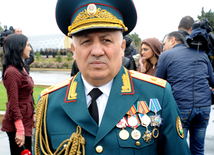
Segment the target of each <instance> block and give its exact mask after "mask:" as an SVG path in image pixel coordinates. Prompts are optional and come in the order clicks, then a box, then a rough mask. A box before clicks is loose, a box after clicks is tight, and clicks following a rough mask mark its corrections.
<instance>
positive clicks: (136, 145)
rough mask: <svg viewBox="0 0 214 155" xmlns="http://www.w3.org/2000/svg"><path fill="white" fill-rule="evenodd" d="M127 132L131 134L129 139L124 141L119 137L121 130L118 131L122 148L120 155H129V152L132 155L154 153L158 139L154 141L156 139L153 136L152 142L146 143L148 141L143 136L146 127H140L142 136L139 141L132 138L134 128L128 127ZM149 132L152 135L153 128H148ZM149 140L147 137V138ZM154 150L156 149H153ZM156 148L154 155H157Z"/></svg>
mask: <svg viewBox="0 0 214 155" xmlns="http://www.w3.org/2000/svg"><path fill="white" fill-rule="evenodd" d="M125 130H127V131H128V132H129V138H128V139H127V140H122V139H121V138H120V137H119V133H120V131H121V130H120V129H118V130H117V131H116V132H117V135H118V143H119V146H120V154H127V153H128V152H129V153H130V154H138V155H139V154H141V153H143V152H144V154H145V152H148V153H151V152H152V150H151V149H152V148H153V147H155V145H154V143H157V142H156V139H154V137H153V136H152V135H151V137H152V138H151V141H150V142H146V140H144V139H143V136H144V135H145V133H146V128H145V127H142V126H140V127H138V128H137V130H138V131H139V132H140V133H141V136H140V138H139V139H138V140H134V139H133V138H132V136H131V133H132V131H133V129H132V128H129V127H126V128H125ZM148 130H149V131H150V133H152V130H153V127H150V126H149V127H148ZM145 138H147V137H145ZM153 149H154V148H153ZM146 150H147V151H146ZM155 150H156V148H155V149H154V153H155Z"/></svg>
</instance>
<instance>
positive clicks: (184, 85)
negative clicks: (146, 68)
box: [155, 31, 214, 155]
mask: <svg viewBox="0 0 214 155" xmlns="http://www.w3.org/2000/svg"><path fill="white" fill-rule="evenodd" d="M163 46H164V47H163V49H164V52H163V53H162V54H161V55H160V57H159V60H158V65H157V70H156V73H155V76H157V77H160V78H163V79H165V80H167V81H168V82H169V83H170V84H171V87H172V93H173V96H174V98H175V101H176V103H177V105H178V108H179V109H180V113H181V121H182V126H183V128H184V135H185V137H187V133H188V131H189V134H190V150H191V153H192V155H198V154H201V155H202V154H204V140H205V135H206V129H207V125H208V122H209V116H210V111H211V90H210V87H213V86H214V77H213V71H212V66H211V63H210V60H209V59H208V56H207V54H206V53H205V51H202V50H199V51H197V49H194V48H189V47H187V46H186V45H185V44H184V37H183V35H182V34H181V33H180V32H179V31H174V32H171V33H169V34H168V35H167V36H166V38H165V39H164V43H163Z"/></svg>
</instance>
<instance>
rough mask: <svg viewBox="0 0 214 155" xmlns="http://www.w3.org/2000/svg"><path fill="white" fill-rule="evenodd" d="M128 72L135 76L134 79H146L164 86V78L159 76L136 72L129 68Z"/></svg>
mask: <svg viewBox="0 0 214 155" xmlns="http://www.w3.org/2000/svg"><path fill="white" fill-rule="evenodd" d="M129 72H130V74H131V76H132V77H134V78H136V79H139V80H142V81H146V82H149V83H152V84H155V85H158V86H161V87H163V88H165V87H166V83H167V81H166V80H163V79H161V78H158V77H154V76H151V75H148V74H144V73H140V72H137V71H133V70H131V71H129Z"/></svg>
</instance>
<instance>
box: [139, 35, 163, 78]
mask: <svg viewBox="0 0 214 155" xmlns="http://www.w3.org/2000/svg"><path fill="white" fill-rule="evenodd" d="M160 53H161V42H160V41H159V40H158V39H156V38H148V39H145V40H144V41H142V43H141V53H140V54H141V58H140V60H139V64H138V71H139V72H142V73H145V74H149V75H153V76H154V75H155V71H156V68H157V62H158V58H159V55H160Z"/></svg>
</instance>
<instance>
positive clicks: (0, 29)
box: [0, 22, 4, 31]
mask: <svg viewBox="0 0 214 155" xmlns="http://www.w3.org/2000/svg"><path fill="white" fill-rule="evenodd" d="M2 30H4V29H3V28H2V27H1V22H0V31H2Z"/></svg>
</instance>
